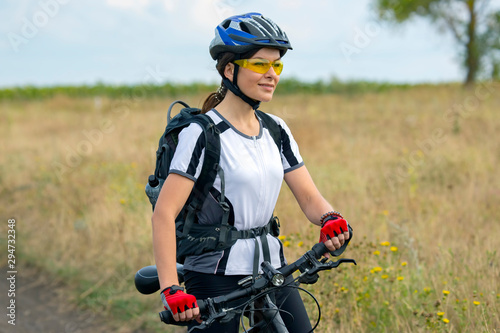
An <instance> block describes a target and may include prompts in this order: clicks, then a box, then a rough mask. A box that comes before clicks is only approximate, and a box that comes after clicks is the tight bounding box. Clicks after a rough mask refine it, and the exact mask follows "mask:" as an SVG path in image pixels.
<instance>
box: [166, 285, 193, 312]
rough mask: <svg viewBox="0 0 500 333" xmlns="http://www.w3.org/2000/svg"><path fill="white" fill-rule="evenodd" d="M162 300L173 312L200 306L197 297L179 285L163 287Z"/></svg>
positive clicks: (167, 308)
mask: <svg viewBox="0 0 500 333" xmlns="http://www.w3.org/2000/svg"><path fill="white" fill-rule="evenodd" d="M161 300H162V302H163V306H164V307H165V309H166V310H169V311H171V312H172V314H176V313H178V312H184V311H186V310H187V309H194V308H197V307H198V303H196V297H194V296H193V295H190V294H186V293H184V288H182V287H179V286H172V287H168V288H165V289H163V291H162V292H161Z"/></svg>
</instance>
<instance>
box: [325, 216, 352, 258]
mask: <svg viewBox="0 0 500 333" xmlns="http://www.w3.org/2000/svg"><path fill="white" fill-rule="evenodd" d="M319 241H320V242H323V243H325V245H326V247H327V249H328V250H329V251H330V252H334V251H335V250H338V249H340V248H341V247H342V246H343V245H344V243H345V242H348V241H349V229H348V224H347V221H346V220H344V219H341V218H338V217H333V218H332V219H330V220H327V221H326V222H325V223H324V225H323V227H322V228H321V233H320V236H319Z"/></svg>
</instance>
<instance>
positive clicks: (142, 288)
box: [135, 243, 356, 333]
mask: <svg viewBox="0 0 500 333" xmlns="http://www.w3.org/2000/svg"><path fill="white" fill-rule="evenodd" d="M327 252H328V250H327V248H326V246H325V244H323V243H317V244H315V245H314V246H313V247H312V248H311V249H310V250H309V251H307V252H306V253H305V254H304V255H302V256H301V257H300V258H299V259H297V260H296V261H295V262H293V263H291V264H289V265H286V266H284V267H282V268H280V269H275V268H274V267H273V266H271V264H270V263H269V262H267V261H264V262H263V263H262V264H261V268H262V274H260V275H258V276H257V277H256V278H253V277H252V276H248V277H246V278H244V279H242V280H240V281H239V282H238V284H239V285H240V288H239V289H237V290H235V291H233V292H231V293H229V294H227V295H221V296H217V297H213V298H207V299H204V300H198V307H199V308H200V314H201V318H202V320H203V322H202V323H201V324H200V325H198V326H195V327H193V328H192V329H191V330H190V331H189V332H192V331H193V330H194V329H198V330H203V329H204V328H207V327H209V326H210V325H211V324H212V323H214V322H215V321H220V320H222V319H223V318H225V317H226V316H231V315H241V314H246V315H248V314H249V313H250V312H255V311H259V312H260V315H261V320H260V321H256V322H252V317H254V316H251V315H250V316H249V317H250V320H249V323H250V326H251V327H250V328H249V329H246V328H245V326H244V322H243V321H244V316H243V315H241V316H240V317H241V325H242V328H243V329H244V331H245V332H257V331H258V332H273V333H287V332H288V330H287V329H286V327H285V325H284V323H283V320H282V318H281V315H280V309H279V308H278V307H277V306H276V305H275V304H274V303H273V301H272V300H271V297H270V296H269V295H270V294H272V293H273V292H274V291H275V290H277V289H279V288H285V287H293V288H298V289H300V290H302V291H305V292H306V293H307V294H309V295H310V296H311V297H312V298H313V299H314V301H315V302H316V306H317V307H318V319H317V321H316V324H315V326H314V327H313V329H312V331H314V329H316V327H317V326H318V324H319V322H320V320H321V309H320V306H319V303H318V301H317V300H316V298H315V297H314V295H312V294H311V293H310V292H308V291H307V290H305V289H303V288H300V287H299V285H300V284H301V283H303V284H314V283H316V282H317V281H318V278H319V275H318V272H320V271H324V270H331V269H333V268H336V267H338V266H339V265H340V264H342V263H353V264H355V265H356V261H355V260H354V259H339V260H337V261H330V260H329V259H328V258H326V257H325V258H323V259H321V260H318V259H320V258H321V257H322V256H323V254H324V253H327ZM296 271H300V273H301V274H300V275H299V276H298V277H297V278H294V279H293V280H292V283H287V284H285V283H284V282H285V279H286V277H288V276H290V275H292V274H293V273H294V272H296ZM177 274H178V276H179V282H180V283H182V282H183V281H184V279H183V275H184V273H183V266H182V265H181V264H177ZM135 286H136V288H137V290H138V291H139V292H140V293H142V294H152V293H154V292H157V291H158V290H159V289H160V284H159V281H158V274H157V270H156V266H154V265H152V266H146V267H143V268H141V269H140V270H139V271H137V273H136V275H135ZM247 297H249V300H248V301H246V302H244V303H243V304H242V305H239V306H236V307H228V306H227V303H228V302H231V301H234V300H238V299H243V298H247ZM254 302H256V303H258V306H259V307H260V308H259V309H253V310H251V311H248V310H247V309H246V308H247V307H248V305H249V304H253V303H254ZM159 315H160V319H161V321H162V322H164V323H165V324H169V325H178V326H187V325H188V323H187V322H176V321H175V320H174V319H173V317H172V313H171V312H170V311H166V310H165V311H162V312H160V313H159Z"/></svg>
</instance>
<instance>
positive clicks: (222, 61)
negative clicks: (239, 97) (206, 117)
mask: <svg viewBox="0 0 500 333" xmlns="http://www.w3.org/2000/svg"><path fill="white" fill-rule="evenodd" d="M258 50H259V49H253V50H250V51H248V52H246V53H243V54H240V58H239V59H248V58H250V57H252V56H253V55H254V54H255V53H257V51H258ZM235 59H236V54H234V53H231V52H224V53H221V54H220V55H219V58H218V59H217V64H216V65H215V68H216V69H217V72H219V74H220V76H221V77H224V70H225V69H226V65H227V64H229V63H231V62H233V61H234V60H235ZM226 93H227V87H226V86H224V84H223V83H222V81H221V83H220V87H219V89H217V91H216V92H213V93H211V94H210V95H208V97H207V99H205V102H204V103H203V106H202V108H201V113H206V112H208V111H210V110H212V109H213V108H214V107H216V106H217V105H219V103H220V102H222V100H223V99H224V97H226Z"/></svg>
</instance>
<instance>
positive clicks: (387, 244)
mask: <svg viewBox="0 0 500 333" xmlns="http://www.w3.org/2000/svg"><path fill="white" fill-rule="evenodd" d="M380 245H382V246H390V245H391V243H390V242H387V241H385V242H382V243H380Z"/></svg>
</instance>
